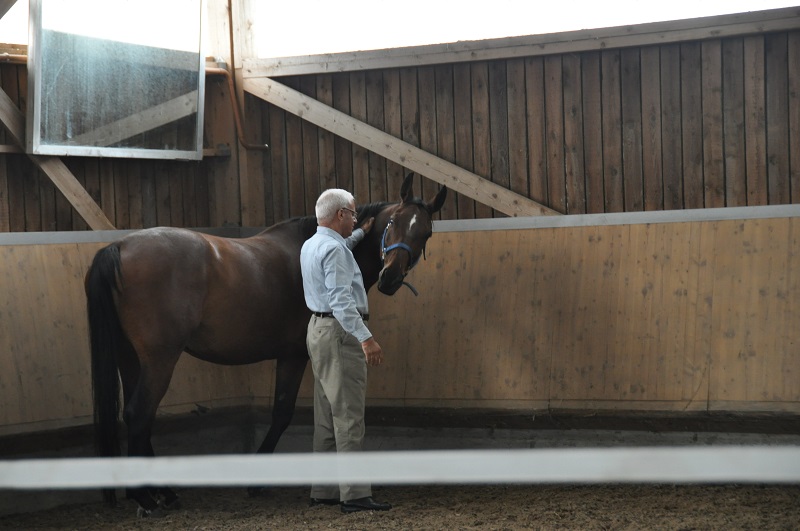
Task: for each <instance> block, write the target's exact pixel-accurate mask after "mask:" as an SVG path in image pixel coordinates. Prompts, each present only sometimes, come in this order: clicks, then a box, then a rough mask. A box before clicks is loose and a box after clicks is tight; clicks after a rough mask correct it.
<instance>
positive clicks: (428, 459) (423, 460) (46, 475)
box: [0, 446, 800, 489]
mask: <svg viewBox="0 0 800 531" xmlns="http://www.w3.org/2000/svg"><path fill="white" fill-rule="evenodd" d="M340 481H346V482H356V483H357V482H371V483H376V484H383V485H389V484H430V483H438V484H445V483H459V484H465V483H470V484H479V483H481V484H490V483H521V484H533V483H619V482H628V483H719V482H723V483H800V447H794V446H777V447H776V446H749V447H743V446H723V447H719V446H717V447H703V448H695V447H678V448H675V447H670V448H652V447H648V448H641V447H640V448H593V449H586V448H569V449H521V450H455V451H444V450H437V451H402V452H364V453H353V454H339V455H337V454H313V453H308V454H299V453H298V454H273V455H260V456H256V455H214V456H192V457H156V458H82V459H81V458H79V459H73V458H69V459H23V460H11V461H0V489H86V488H99V487H134V486H141V485H172V486H201V485H202V486H244V485H274V486H278V485H308V484H311V483H331V484H335V483H338V482H340Z"/></svg>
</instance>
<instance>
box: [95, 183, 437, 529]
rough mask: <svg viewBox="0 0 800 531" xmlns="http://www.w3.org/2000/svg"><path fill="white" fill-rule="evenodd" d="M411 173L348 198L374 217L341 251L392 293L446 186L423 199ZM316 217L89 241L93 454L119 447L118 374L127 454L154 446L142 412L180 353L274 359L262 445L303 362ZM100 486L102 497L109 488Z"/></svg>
mask: <svg viewBox="0 0 800 531" xmlns="http://www.w3.org/2000/svg"><path fill="white" fill-rule="evenodd" d="M412 178H413V174H409V175H408V176H407V177H406V178H405V180H404V181H403V184H402V186H401V189H400V197H401V199H402V201H401V202H400V203H373V204H370V205H365V206H361V207H359V208H358V219H359V225H360V224H362V223H363V222H364V221H366V220H367V219H368V218H372V217H374V218H375V222H374V225H373V227H372V230H371V231H370V232H369V233H368V234H367V236H366V237H365V238H364V239H363V240H362V241H361V242H360V243H359V244H358V245H357V246H356V248H355V249H354V250H353V254H354V255H355V258H356V260H357V262H358V264H359V266H360V267H361V271H362V274H363V276H364V283H365V286H366V288H367V290H369V288H370V287H371V286H372V285H374V284H375V283H376V282H377V284H378V289H379V290H380V291H381V292H382V293H385V294H388V295H393V294H394V293H395V292H396V291H397V290H398V289H400V287H401V286H402V285H403V281H404V278H405V276H406V274H407V273H408V271H409V270H410V269H411V267H413V265H414V264H415V263H416V262H417V260H419V257H420V256H421V255H422V254H423V252H424V249H425V244H426V242H427V240H428V238H430V236H431V233H432V227H433V224H432V215H433V214H434V213H435V212H437V211H439V209H441V207H442V204H443V203H444V199H445V196H446V192H447V189H446V188H444V187H443V188H441V189H440V190H439V193H438V194H437V195H436V197H435V198H434V199H433V201H431V202H424V201H422V200H420V199H418V198H414V196H413V191H412ZM316 227H317V222H316V219H315V218H314V217H305V218H294V219H290V220H288V221H284V222H281V223H277V224H276V225H273V226H272V227H269V228H267V229H266V230H264V231H263V232H261V233H259V234H257V235H255V236H253V237H250V238H241V239H233V238H222V237H216V236H209V235H206V234H201V233H198V232H194V231H190V230H186V229H178V228H163V227H160V228H153V229H146V230H141V231H137V232H134V233H132V234H130V235H128V236H125V237H124V238H122V239H120V240H118V241H116V242H114V243H112V244H110V245H108V246H106V247H104V248H103V249H101V250H99V251H98V252H97V254H96V255H95V257H94V261H93V262H92V265H91V267H90V269H89V271H88V273H87V274H86V280H85V287H86V296H87V303H88V313H89V329H90V338H91V350H92V386H93V399H94V421H95V436H96V444H97V450H98V454H99V455H101V456H117V455H120V438H119V435H118V432H117V430H118V417H119V410H120V404H119V382H120V381H121V382H122V400H123V407H122V410H123V420H124V422H125V424H126V425H127V432H128V455H129V456H152V455H154V452H153V447H152V444H151V442H150V436H151V429H152V425H153V420H154V418H155V415H156V410H157V408H158V405H159V403H160V402H161V399H162V398H163V397H164V394H165V393H166V391H167V387H168V386H169V382H170V379H171V378H172V373H173V370H174V368H175V364H176V363H177V361H178V358H179V357H180V356H181V353H182V352H187V353H189V354H190V355H192V356H194V357H196V358H199V359H201V360H205V361H209V362H213V363H218V364H223V365H240V364H247V363H254V362H258V361H262V360H268V359H275V360H277V363H276V371H275V373H276V374H275V397H274V403H273V408H272V424H271V426H270V428H269V431H268V433H267V435H266V437H265V439H264V442H263V443H262V444H261V446H260V447H259V449H258V452H259V453H271V452H273V451H274V449H275V446H276V445H277V443H278V439H279V438H280V436H281V435H282V434H283V432H284V431H285V430H286V428H287V427H288V426H289V423H290V422H291V419H292V416H293V414H294V409H295V401H296V399H297V393H298V390H299V387H300V383H301V380H302V378H303V372H304V371H305V368H306V364H307V362H308V352H307V351H306V343H305V337H306V326H307V324H308V321H309V319H310V317H311V313H310V311H309V310H308V309H307V308H306V307H305V301H304V298H303V284H302V278H301V274H300V247H301V246H302V245H303V242H304V241H305V240H307V239H308V238H309V237H311V236H312V235H313V234H314V232H315V231H316ZM265 483H268V478H265ZM128 494H129V496H130V497H132V498H134V499H135V500H136V501H137V502H138V503H139V506H140V511H141V512H142V513H143V514H144V515H155V514H157V513H155V514H154V513H153V512H154V511H160V508H161V507H164V508H174V507H175V506H176V504H177V503H178V500H177V496H176V495H175V494H174V493H173V492H172V491H171V490H170V489H168V488H166V487H157V488H156V487H154V488H136V489H129V491H128ZM104 495H105V498H106V501H108V502H109V503H114V501H115V494H114V491H113V490H105V491H104Z"/></svg>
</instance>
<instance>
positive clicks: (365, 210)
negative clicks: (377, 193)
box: [356, 201, 391, 227]
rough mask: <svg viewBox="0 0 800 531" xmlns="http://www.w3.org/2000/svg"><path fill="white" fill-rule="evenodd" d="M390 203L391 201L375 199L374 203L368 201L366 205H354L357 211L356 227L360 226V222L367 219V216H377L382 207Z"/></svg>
mask: <svg viewBox="0 0 800 531" xmlns="http://www.w3.org/2000/svg"><path fill="white" fill-rule="evenodd" d="M389 205H391V203H389V202H387V201H377V202H375V203H369V204H366V205H361V206H358V207H356V211H357V212H358V225H357V226H358V227H360V226H361V224H362V223H364V222H365V221H367V220H368V219H369V218H373V217H375V216H377V215H378V214H379V213H380V212H381V211H382V210H383V209H384V208H386V207H387V206H389Z"/></svg>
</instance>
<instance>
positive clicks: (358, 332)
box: [322, 231, 372, 342]
mask: <svg viewBox="0 0 800 531" xmlns="http://www.w3.org/2000/svg"><path fill="white" fill-rule="evenodd" d="M362 233H363V231H362ZM346 252H347V251H346V250H345V249H343V248H342V247H340V246H335V247H332V248H331V249H330V250H329V251H328V252H327V253H326V254H325V257H324V258H323V259H322V269H323V271H324V273H325V291H326V292H327V294H328V302H329V303H330V306H331V311H332V312H333V316H334V317H335V318H336V320H337V321H339V323H340V324H341V325H342V328H344V330H345V332H347V333H348V334H352V335H353V336H355V338H356V339H358V340H359V341H360V342H364V341H366V340H367V339H369V338H370V337H372V333H371V332H370V331H369V329H368V328H367V326H366V325H365V324H364V321H363V320H362V319H361V315H359V313H358V309H357V307H356V301H355V298H354V297H353V293H352V284H353V272H352V271H350V268H349V267H347V264H348V259H347V256H346V255H345V253H346Z"/></svg>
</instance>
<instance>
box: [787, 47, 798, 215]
mask: <svg viewBox="0 0 800 531" xmlns="http://www.w3.org/2000/svg"><path fill="white" fill-rule="evenodd" d="M787 48H788V50H789V51H788V58H787V62H788V65H789V66H788V72H789V112H788V114H789V143H790V144H789V145H790V146H797V145H798V143H800V31H793V32H790V33H789V36H788V46H787ZM789 182H790V186H791V190H792V198H791V202H792V203H800V149H794V148H790V149H789Z"/></svg>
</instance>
